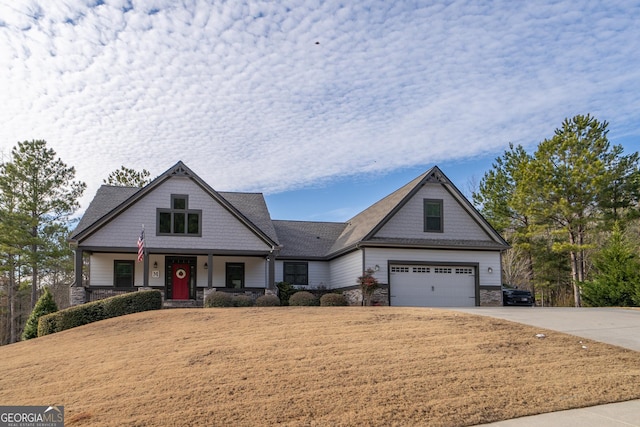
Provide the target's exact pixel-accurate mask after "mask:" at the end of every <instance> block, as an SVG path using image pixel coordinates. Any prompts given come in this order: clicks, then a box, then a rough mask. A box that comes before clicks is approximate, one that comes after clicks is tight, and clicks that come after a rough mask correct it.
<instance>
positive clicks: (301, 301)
mask: <svg viewBox="0 0 640 427" xmlns="http://www.w3.org/2000/svg"><path fill="white" fill-rule="evenodd" d="M289 305H294V306H313V305H320V300H318V298H316V296H315V295H314V294H312V293H311V292H307V291H298V292H296V293H295V294H293V295H291V297H290V298H289Z"/></svg>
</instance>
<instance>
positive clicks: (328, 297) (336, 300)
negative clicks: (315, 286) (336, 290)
mask: <svg viewBox="0 0 640 427" xmlns="http://www.w3.org/2000/svg"><path fill="white" fill-rule="evenodd" d="M320 305H321V306H323V307H338V306H340V307H342V306H345V305H347V299H346V298H345V297H344V295H342V294H324V295H322V296H321V297H320Z"/></svg>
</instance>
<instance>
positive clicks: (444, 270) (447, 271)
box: [433, 267, 451, 274]
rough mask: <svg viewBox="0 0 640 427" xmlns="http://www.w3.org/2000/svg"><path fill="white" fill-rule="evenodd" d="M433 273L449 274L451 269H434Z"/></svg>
mask: <svg viewBox="0 0 640 427" xmlns="http://www.w3.org/2000/svg"><path fill="white" fill-rule="evenodd" d="M433 272H434V273H436V274H451V268H449V267H435V268H434V269H433Z"/></svg>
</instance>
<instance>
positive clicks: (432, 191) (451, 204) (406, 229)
mask: <svg viewBox="0 0 640 427" xmlns="http://www.w3.org/2000/svg"><path fill="white" fill-rule="evenodd" d="M425 199H435V200H442V207H443V209H442V219H443V232H441V233H439V232H425V231H424V200H425ZM373 237H374V238H400V239H437V240H459V241H462V240H468V241H473V240H478V241H481V240H492V239H491V237H490V236H489V235H487V233H486V232H485V231H484V230H483V229H482V228H481V227H480V226H479V224H478V222H476V221H475V220H474V219H473V217H472V216H471V215H470V214H469V212H468V211H467V210H466V209H464V208H463V207H462V206H461V205H460V203H458V201H457V200H456V199H454V198H453V196H452V195H451V193H450V192H449V191H447V190H446V189H445V187H444V185H442V184H439V183H426V184H424V185H423V186H422V187H421V188H420V190H419V191H418V192H416V193H415V194H414V195H413V197H412V198H411V199H409V200H408V201H407V202H406V203H405V204H404V206H402V207H401V209H399V210H398V212H396V213H395V214H394V215H393V217H391V218H390V219H389V220H388V221H387V222H386V223H385V224H384V225H383V226H382V227H381V228H380V230H379V231H378V232H377V233H375V235H374V236H373Z"/></svg>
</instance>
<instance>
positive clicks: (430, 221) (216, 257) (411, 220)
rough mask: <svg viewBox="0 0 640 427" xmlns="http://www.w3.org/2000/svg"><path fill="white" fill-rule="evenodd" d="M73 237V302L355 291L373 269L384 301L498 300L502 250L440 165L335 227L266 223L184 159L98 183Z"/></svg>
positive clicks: (258, 204) (261, 207) (257, 199)
mask: <svg viewBox="0 0 640 427" xmlns="http://www.w3.org/2000/svg"><path fill="white" fill-rule="evenodd" d="M143 230H144V231H143ZM70 240H71V243H72V245H73V248H74V250H75V260H76V261H75V265H76V280H75V284H74V286H73V287H72V300H74V302H75V303H81V302H84V301H87V300H92V299H99V298H102V297H105V296H111V295H115V294H118V293H123V292H130V291H134V290H137V289H141V288H154V289H159V290H161V291H162V292H163V294H164V298H165V301H167V302H170V301H193V302H198V301H202V299H203V298H204V296H205V295H206V294H208V293H209V292H213V291H225V292H233V293H247V294H252V295H260V294H264V293H273V292H276V286H275V284H276V283H277V282H281V281H286V282H289V283H291V284H294V285H296V286H298V287H300V288H310V289H317V288H325V289H335V290H340V291H343V292H345V293H346V294H354V293H356V294H357V292H358V290H357V286H356V279H357V277H358V276H361V275H362V273H363V271H364V270H366V269H368V268H371V269H373V270H374V272H375V276H376V277H377V279H378V280H379V282H380V283H381V284H382V289H383V292H382V294H381V295H380V296H379V301H380V302H381V303H382V304H389V305H394V306H476V305H500V304H501V301H502V293H501V274H500V271H501V268H500V261H501V254H502V251H504V250H505V249H506V248H508V245H507V243H506V242H505V241H504V240H503V238H502V237H501V236H500V235H499V234H498V233H497V232H496V231H495V230H494V229H493V228H492V227H491V226H490V225H489V224H488V223H487V221H486V220H485V219H484V218H483V217H482V216H481V215H480V214H479V213H478V212H477V211H476V209H474V207H473V206H472V205H471V203H469V201H468V200H467V199H466V198H465V197H464V196H463V195H462V194H461V193H460V191H458V190H457V189H456V187H455V186H454V185H453V184H452V183H451V182H450V181H449V179H448V178H447V177H446V176H445V175H444V174H443V173H442V171H440V169H439V168H438V167H433V168H431V169H430V170H428V171H427V172H425V173H424V174H422V175H420V176H419V177H417V178H416V179H414V180H413V181H411V182H409V183H408V184H406V185H405V186H403V187H402V188H400V189H398V190H397V191H395V192H393V193H392V194H390V195H389V196H387V197H385V198H384V199H382V200H380V201H379V202H377V203H375V204H374V205H372V206H371V207H369V208H367V209H365V210H364V211H362V212H361V213H359V214H358V215H356V216H355V217H353V218H352V219H350V220H349V221H347V222H340V223H337V222H307V221H278V220H272V219H271V216H270V214H269V210H268V208H267V205H266V203H265V200H264V197H263V196H262V194H260V193H239V192H220V191H216V190H214V189H213V188H212V187H211V186H209V184H207V183H206V182H204V181H203V180H202V179H201V178H200V177H198V176H197V175H196V174H195V173H194V172H193V171H191V170H190V169H189V168H188V167H187V166H186V165H184V164H183V163H182V162H178V163H177V164H176V165H174V166H173V167H171V168H170V169H169V170H167V171H166V172H165V173H163V174H162V175H160V176H159V177H157V178H156V179H155V180H153V181H152V182H151V183H149V184H148V185H146V186H145V187H142V188H130V187H114V186H107V185H103V186H102V187H100V189H99V190H98V192H97V193H96V196H95V198H94V199H93V201H92V202H91V204H90V205H89V207H88V208H87V210H86V212H85V214H84V216H83V217H82V219H81V221H80V223H79V224H78V227H77V228H76V230H75V231H74V232H73V234H72V236H71V239H70ZM87 265H88V267H87ZM351 296H353V295H351ZM352 301H358V298H357V296H356V297H355V298H352Z"/></svg>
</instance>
